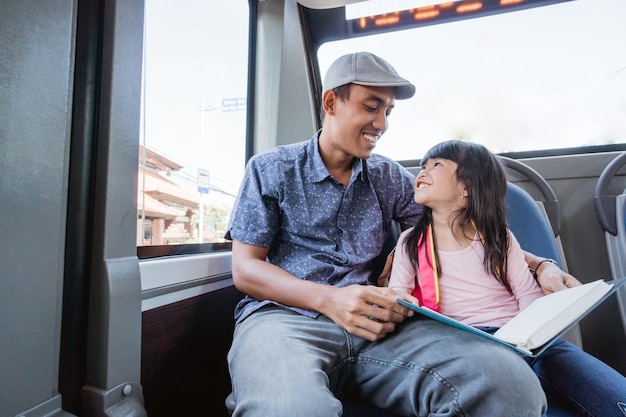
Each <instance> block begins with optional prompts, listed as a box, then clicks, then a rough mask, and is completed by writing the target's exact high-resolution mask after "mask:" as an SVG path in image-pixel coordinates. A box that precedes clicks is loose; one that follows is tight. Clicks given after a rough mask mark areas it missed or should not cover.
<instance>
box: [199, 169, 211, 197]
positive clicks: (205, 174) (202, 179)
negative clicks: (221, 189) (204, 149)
mask: <svg viewBox="0 0 626 417" xmlns="http://www.w3.org/2000/svg"><path fill="white" fill-rule="evenodd" d="M209 176H210V174H209V170H208V169H202V168H198V192H199V193H200V194H208V193H209Z"/></svg>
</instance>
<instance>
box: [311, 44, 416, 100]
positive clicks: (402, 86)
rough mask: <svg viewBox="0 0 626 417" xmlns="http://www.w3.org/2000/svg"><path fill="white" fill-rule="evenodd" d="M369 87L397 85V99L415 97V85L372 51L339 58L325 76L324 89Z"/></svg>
mask: <svg viewBox="0 0 626 417" xmlns="http://www.w3.org/2000/svg"><path fill="white" fill-rule="evenodd" d="M350 83H352V84H359V85H365V86H369V87H396V99H398V100H404V99H407V98H411V97H413V95H414V94H415V86H414V85H413V84H411V83H410V82H409V81H408V80H406V79H404V78H402V77H400V76H399V75H398V73H397V72H396V70H395V69H394V68H393V67H392V66H391V65H389V63H388V62H387V61H385V60H384V59H382V58H380V57H378V56H376V55H374V54H372V53H370V52H355V53H352V54H347V55H344V56H341V57H339V58H337V60H336V61H335V62H333V63H332V64H331V66H330V68H328V72H326V77H324V89H323V91H327V90H332V89H333V88H337V87H340V86H342V85H346V84H350Z"/></svg>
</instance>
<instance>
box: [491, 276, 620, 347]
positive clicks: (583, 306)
mask: <svg viewBox="0 0 626 417" xmlns="http://www.w3.org/2000/svg"><path fill="white" fill-rule="evenodd" d="M612 286H613V285H612V284H607V283H605V282H604V281H602V280H598V281H594V282H591V283H588V284H585V285H581V286H578V287H573V288H569V289H567V290H563V291H558V292H556V293H552V294H549V295H546V296H543V297H541V298H538V299H537V300H535V301H534V302H533V303H532V304H530V305H529V306H528V307H527V308H525V309H524V310H522V311H521V312H520V313H519V314H518V315H517V316H516V317H514V318H513V319H511V320H510V321H509V322H508V323H506V324H505V325H504V326H502V327H501V328H500V330H498V331H497V332H496V333H494V336H495V337H497V338H499V339H501V340H504V341H506V342H509V343H513V344H515V345H519V346H522V347H525V348H527V349H535V348H537V347H539V346H541V345H543V344H545V343H547V342H548V341H550V339H552V338H553V337H554V336H556V335H557V334H558V333H559V332H560V331H561V330H563V329H564V328H565V327H567V326H568V325H570V324H572V323H573V322H574V321H575V320H576V319H577V318H578V317H579V316H581V315H582V314H584V313H585V312H586V311H587V310H588V309H589V308H590V307H592V306H593V305H594V304H595V303H596V302H597V301H598V300H599V299H600V298H602V296H603V295H604V294H606V293H607V292H609V291H610V289H611V287H612Z"/></svg>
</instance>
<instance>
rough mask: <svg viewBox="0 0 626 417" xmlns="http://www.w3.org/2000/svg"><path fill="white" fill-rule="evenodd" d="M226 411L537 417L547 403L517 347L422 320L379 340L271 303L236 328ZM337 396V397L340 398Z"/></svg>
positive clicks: (280, 416) (289, 416)
mask: <svg viewBox="0 0 626 417" xmlns="http://www.w3.org/2000/svg"><path fill="white" fill-rule="evenodd" d="M228 363H229V370H230V373H231V379H232V384H233V393H232V394H231V395H230V396H229V398H228V399H227V401H226V404H227V407H228V408H229V411H230V412H231V415H233V416H243V415H245V416H260V417H267V416H272V417H293V416H298V417H314V416H319V417H332V416H340V415H341V413H342V405H341V402H340V401H339V399H341V398H344V397H346V396H350V397H356V398H360V399H361V400H363V401H365V402H367V403H369V404H372V405H375V406H377V407H379V408H382V409H386V410H389V411H390V412H392V413H394V414H398V415H408V416H437V417H444V416H477V417H486V416H490V417H491V416H516V417H524V416H537V417H538V416H541V415H543V413H544V412H545V410H546V400H545V396H544V394H543V391H542V389H541V386H540V384H539V381H538V380H537V377H536V376H535V374H534V373H533V372H532V370H531V369H530V367H529V366H528V365H527V364H526V363H525V362H524V360H523V359H522V358H520V357H519V356H518V355H517V354H516V353H515V352H514V351H512V350H511V349H508V348H506V347H503V346H499V345H497V344H494V343H492V342H490V341H488V340H483V339H482V338H479V337H475V336H473V335H471V334H469V333H467V332H464V331H461V330H457V329H454V328H452V327H449V326H446V325H442V324H440V323H437V322H435V321H432V320H428V319H423V318H417V317H414V318H410V319H407V320H405V321H404V322H403V323H402V324H400V325H399V326H398V328H397V329H396V331H395V332H394V333H393V334H392V335H390V336H388V337H387V338H385V339H383V340H381V341H378V342H368V341H366V340H364V339H361V338H359V337H355V336H353V335H351V334H349V333H347V332H345V331H344V330H342V329H340V328H339V327H337V326H336V325H335V324H334V323H333V322H332V321H330V320H329V319H328V318H326V317H325V316H318V317H317V318H310V317H307V316H303V315H300V314H297V313H294V312H292V311H289V310H285V309H281V308H278V307H274V306H269V307H264V308H263V309H261V310H258V311H256V312H255V313H254V314H252V315H250V316H249V317H248V318H247V319H245V320H244V321H242V322H240V323H238V324H237V326H236V329H235V334H234V340H233V344H232V346H231V350H230V352H229V355H228ZM338 398H339V399H338Z"/></svg>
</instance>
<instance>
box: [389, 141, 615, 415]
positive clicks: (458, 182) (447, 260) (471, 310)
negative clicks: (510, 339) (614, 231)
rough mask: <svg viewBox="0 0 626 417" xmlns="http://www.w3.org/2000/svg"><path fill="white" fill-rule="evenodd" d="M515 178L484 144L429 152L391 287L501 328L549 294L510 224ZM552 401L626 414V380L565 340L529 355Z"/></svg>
mask: <svg viewBox="0 0 626 417" xmlns="http://www.w3.org/2000/svg"><path fill="white" fill-rule="evenodd" d="M505 192H506V177H505V173H504V169H503V168H502V165H501V164H500V162H499V161H498V159H497V157H496V156H495V155H493V154H492V153H491V152H489V151H488V150H487V149H486V148H485V147H484V146H481V145H477V144H474V143H470V142H464V141H454V140H453V141H448V142H443V143H441V144H439V145H436V146H435V147H434V148H432V149H430V150H429V151H428V152H427V153H426V155H425V156H424V158H423V160H422V171H421V172H420V174H419V175H418V176H417V178H416V179H415V202H417V203H419V204H422V205H423V206H424V210H423V212H422V214H421V216H420V217H419V218H418V220H417V224H416V225H415V227H413V228H411V229H408V230H406V231H405V232H403V233H402V234H401V235H400V238H399V240H398V245H397V247H396V251H395V258H394V262H393V268H392V270H391V277H390V279H389V287H390V288H393V289H395V290H396V291H403V292H407V293H411V294H413V295H414V296H415V297H417V298H418V299H419V300H420V304H421V305H425V306H427V307H429V308H431V309H434V310H436V311H440V312H441V313H442V314H445V315H447V316H449V317H452V318H454V319H456V320H459V321H462V322H464V323H466V324H469V325H472V326H477V327H480V328H482V329H483V330H486V331H495V330H496V329H497V328H499V327H500V326H502V325H503V324H504V323H506V322H507V321H509V320H510V319H511V318H513V317H514V316H515V315H517V314H518V313H519V312H520V311H521V310H522V309H524V308H525V307H526V306H528V305H529V304H530V303H531V302H532V301H533V300H535V299H537V298H538V297H541V296H542V295H543V293H542V291H541V289H540V287H539V285H538V284H537V282H536V281H535V279H534V278H533V276H532V274H531V273H530V271H529V270H528V265H527V264H526V262H525V260H524V253H523V251H522V249H521V247H520V245H519V243H518V242H517V240H516V239H515V237H514V236H513V234H512V233H511V232H510V230H509V229H508V228H507V223H506V214H505V207H504V194H505ZM528 361H529V364H530V365H531V366H532V367H533V370H534V371H535V373H536V374H537V376H538V377H539V379H540V381H541V384H542V386H543V388H544V391H545V392H546V395H547V397H548V402H549V403H551V402H553V401H558V402H561V403H563V402H565V403H567V404H569V405H570V407H572V408H573V409H576V410H577V411H579V412H580V413H581V415H585V416H597V417H609V416H621V417H624V416H625V415H626V378H624V377H623V376H622V375H621V374H620V373H618V372H617V371H615V370H614V369H612V368H611V367H609V366H608V365H606V364H604V363H603V362H601V361H599V360H597V359H596V358H594V357H593V356H591V355H589V354H587V353H585V352H584V351H582V350H581V349H579V348H578V347H576V346H575V345H573V344H571V343H569V342H567V341H563V340H559V341H557V342H556V343H555V344H554V345H553V346H552V347H550V348H549V349H548V350H547V351H546V352H545V353H544V354H543V355H542V356H541V357H540V358H538V359H533V360H530V359H529V360H528Z"/></svg>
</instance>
